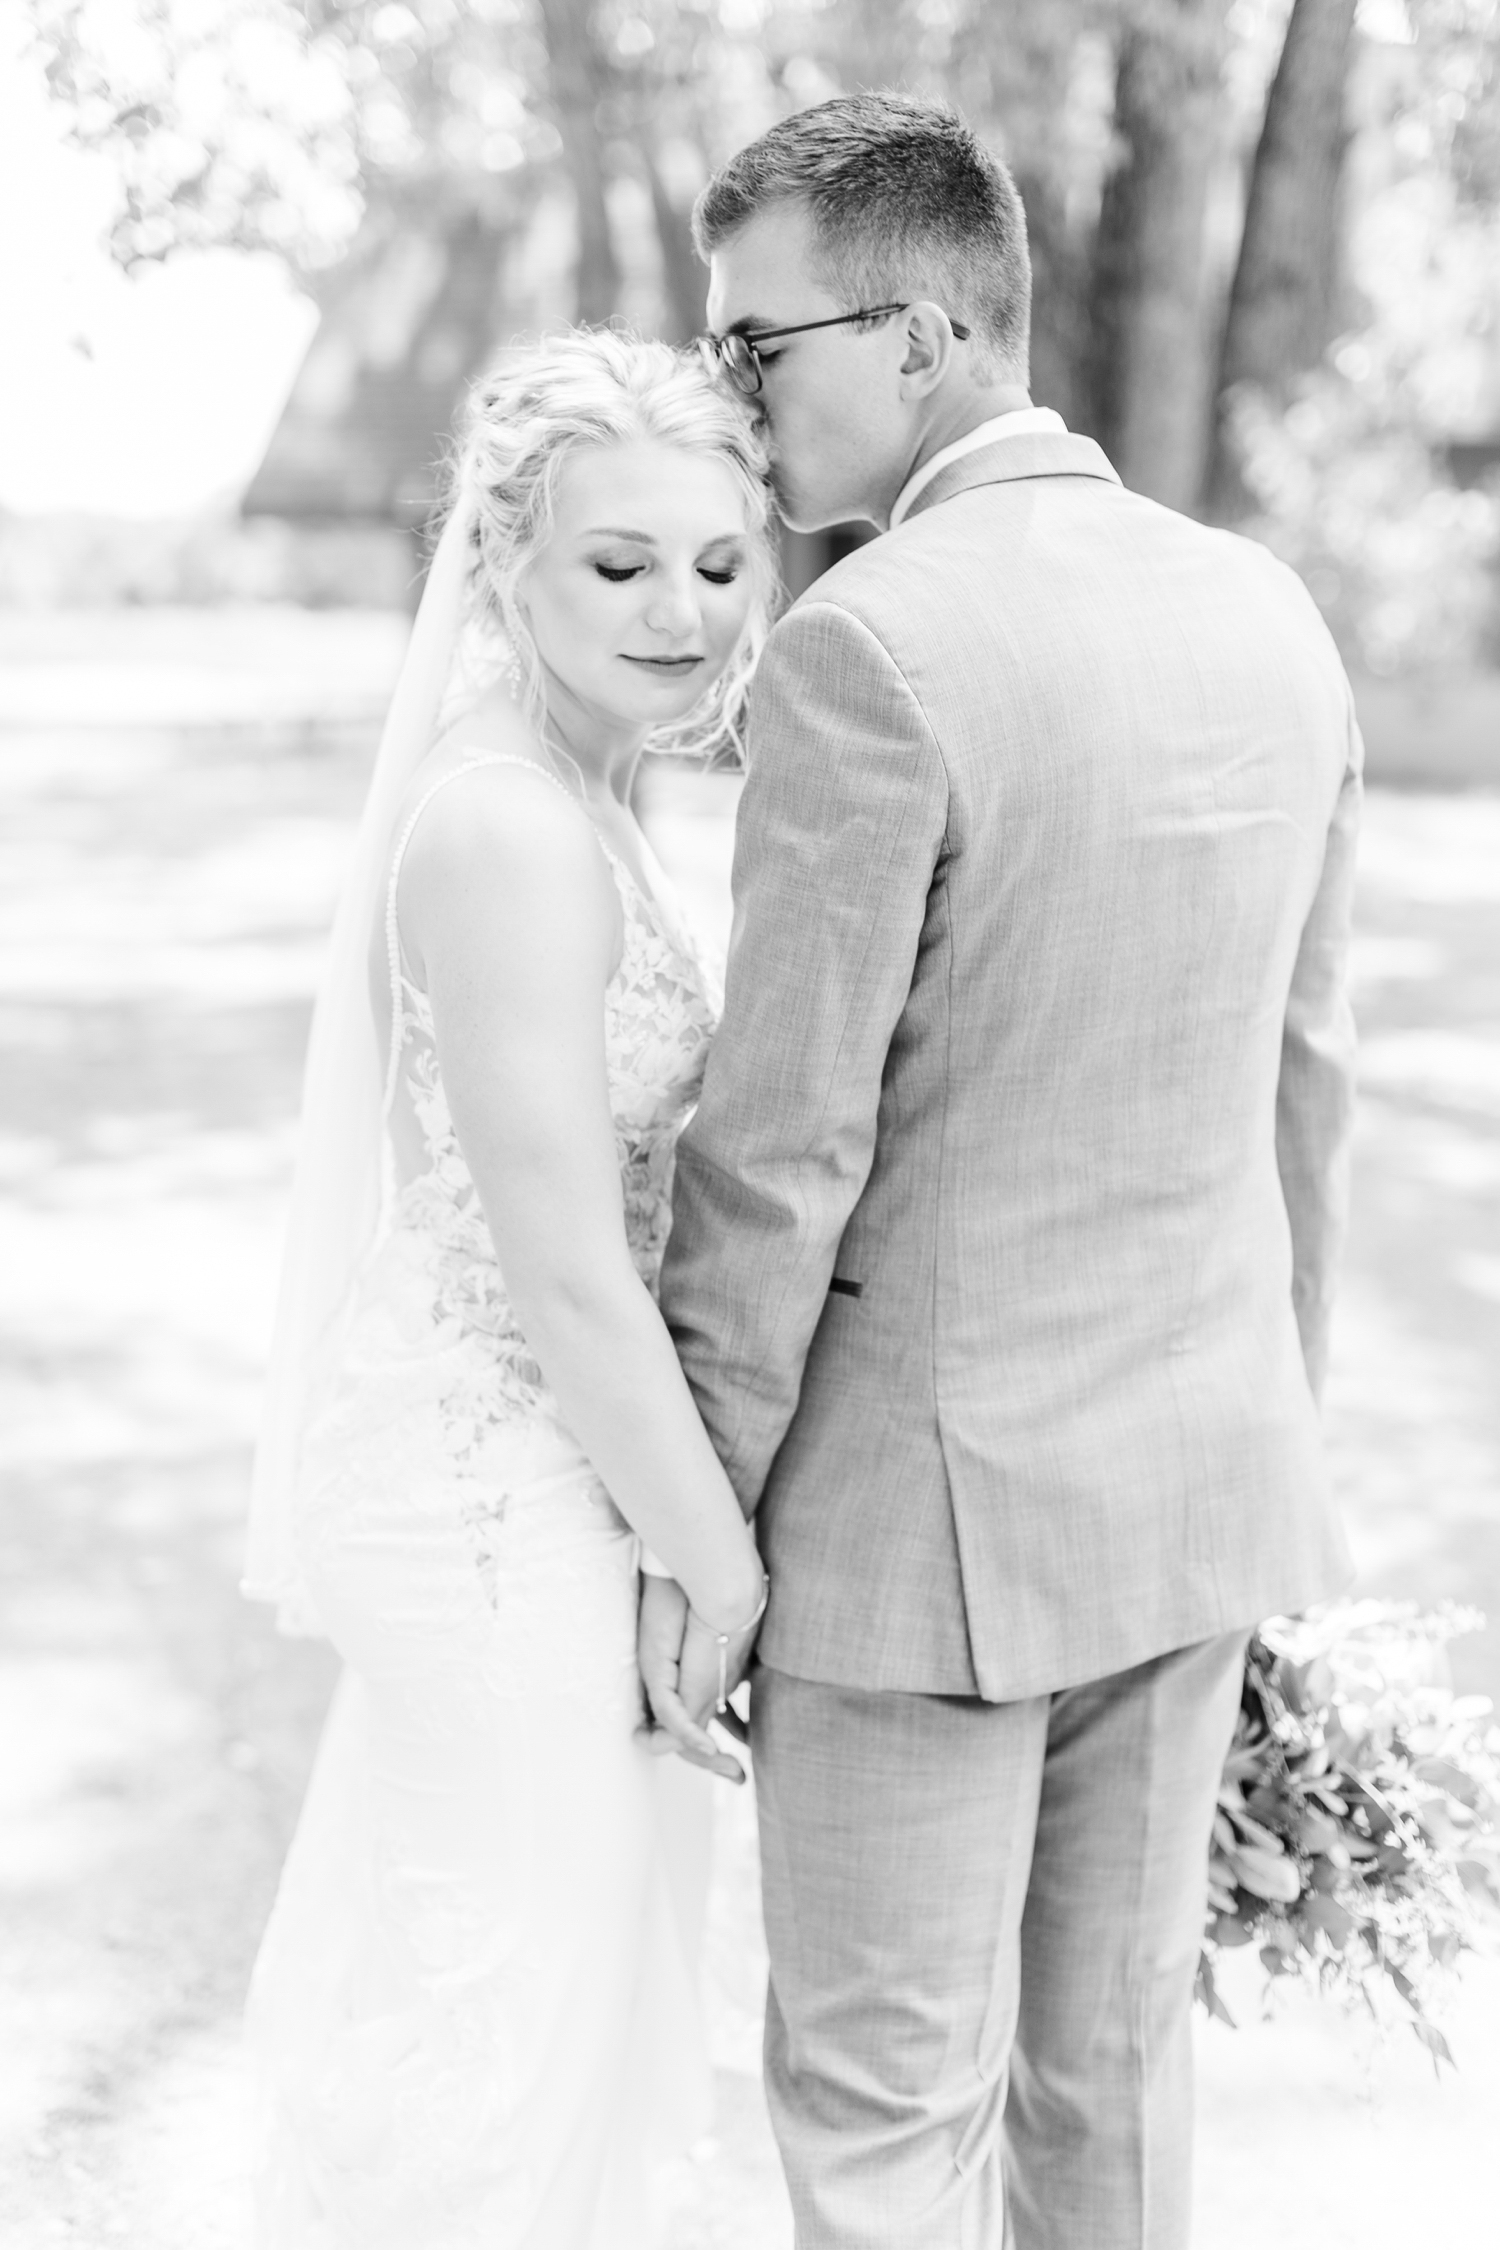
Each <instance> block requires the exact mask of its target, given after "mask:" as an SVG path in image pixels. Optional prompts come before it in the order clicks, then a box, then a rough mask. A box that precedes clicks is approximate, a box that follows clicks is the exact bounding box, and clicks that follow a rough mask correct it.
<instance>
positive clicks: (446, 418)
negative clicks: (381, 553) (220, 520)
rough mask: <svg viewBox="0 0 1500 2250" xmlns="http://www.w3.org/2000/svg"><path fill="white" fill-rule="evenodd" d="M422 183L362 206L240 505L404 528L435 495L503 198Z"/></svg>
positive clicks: (488, 293)
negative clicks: (463, 200)
mask: <svg viewBox="0 0 1500 2250" xmlns="http://www.w3.org/2000/svg"><path fill="white" fill-rule="evenodd" d="M495 200H496V201H497V202H498V203H499V207H498V208H497V209H496V208H491V209H481V208H476V207H475V206H473V205H470V206H469V207H468V208H467V209H464V208H462V207H460V208H459V209H458V210H456V211H455V209H454V207H453V199H452V198H451V197H450V196H448V195H446V194H443V193H441V192H439V193H436V194H434V193H433V192H432V190H431V188H430V185H429V186H425V187H424V189H423V190H422V191H421V192H420V193H418V194H416V195H414V196H412V197H409V198H404V199H403V200H402V201H401V202H400V203H395V204H389V203H388V204H384V205H382V204H373V205H372V206H371V207H370V209H369V210H368V211H367V213H366V216H365V219H364V221H363V223H362V225H361V228H360V232H359V235H358V236H357V238H356V240H355V244H354V247H353V249H352V250H351V251H350V252H349V254H348V256H347V257H346V258H344V259H343V260H342V261H341V262H340V264H339V265H337V266H336V267H334V268H333V270H332V271H331V272H330V273H329V274H328V275H327V276H326V277H325V278H324V280H323V282H322V285H321V286H320V288H319V289H318V300H319V306H320V310H321V313H322V319H321V321H320V323H319V325H318V329H317V332H316V334H315V335H314V337H313V340H312V342H311V344H310V345H309V347H308V351H307V357H306V358H305V359H304V361H303V363H302V366H301V369H300V370H299V372H298V375H297V379H296V381H295V383H294V384H293V385H292V391H291V396H290V397H289V398H288V400H287V403H286V406H285V408H284V410H283V412H282V416H281V419H280V421H279V422H278V424H277V426H276V429H275V432H274V434H273V436H272V438H271V442H270V445H269V447H268V448H267V451H266V455H265V459H264V460H263V461H262V463H261V465H260V468H259V469H258V470H257V471H256V474H255V476H254V478H253V479H252V481H251V484H250V487H249V490H248V491H247V492H246V494H245V497H244V499H243V501H242V502H241V507H242V510H243V512H244V513H245V514H246V515H249V516H256V515H269V516H286V517H294V518H296V517H302V518H308V517H312V518H320V517H330V518H336V519H344V518H349V517H355V518H359V517H366V518H372V519H374V520H377V521H385V522H394V523H400V524H405V525H407V526H415V525H418V524H420V523H422V522H423V521H425V519H426V517H427V515H428V513H429V512H430V510H431V508H432V504H433V502H434V500H435V498H436V496H437V482H438V466H439V461H440V457H441V454H442V450H443V443H444V439H445V436H446V433H447V432H448V430H449V429H450V428H451V426H452V419H453V409H454V405H455V403H456V402H457V400H458V398H459V397H460V395H461V393H462V391H463V387H464V385H465V383H466V382H467V381H468V380H469V378H470V377H471V376H473V375H474V374H476V373H477V372H478V370H479V368H480V367H481V366H482V365H483V363H484V359H485V357H486V355H487V353H488V352H489V351H490V350H491V349H492V348H493V346H494V342H495V336H496V332H497V330H498V328H499V326H500V321H501V306H500V279H501V265H502V259H503V256H504V253H505V250H506V247H507V245H508V243H509V241H510V239H511V236H512V234H513V233H514V230H515V227H516V224H517V217H518V213H517V208H516V205H515V203H514V201H513V199H511V198H509V197H507V198H506V199H505V200H504V201H500V200H499V199H498V198H497V199H495Z"/></svg>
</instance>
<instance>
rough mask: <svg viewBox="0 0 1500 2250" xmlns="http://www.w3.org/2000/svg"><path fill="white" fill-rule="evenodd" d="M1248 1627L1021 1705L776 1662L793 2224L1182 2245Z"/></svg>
mask: <svg viewBox="0 0 1500 2250" xmlns="http://www.w3.org/2000/svg"><path fill="white" fill-rule="evenodd" d="M1246 1638H1247V1636H1246V1635H1245V1634H1244V1633H1242V1632H1237V1633H1231V1634H1228V1635H1225V1636H1223V1637H1221V1638H1219V1639H1216V1640H1211V1641H1204V1642H1200V1643H1198V1644H1197V1645H1196V1646H1194V1647H1192V1648H1186V1649H1180V1650H1176V1651H1174V1652H1172V1653H1171V1654H1169V1655H1166V1656H1160V1657H1156V1658H1153V1659H1152V1660H1151V1661H1149V1662H1147V1663H1144V1664H1138V1665H1136V1666H1135V1667H1133V1668H1132V1669H1131V1670H1130V1671H1127V1672H1120V1673H1116V1674H1115V1675H1114V1676H1113V1677H1111V1678H1108V1679H1104V1680H1096V1681H1090V1682H1088V1683H1087V1684H1085V1685H1083V1686H1080V1687H1073V1688H1067V1689H1064V1690H1062V1691H1061V1692H1060V1693H1057V1694H1053V1695H1039V1696H1034V1697H1031V1698H1029V1699H1027V1700H1025V1701H1021V1702H1014V1703H999V1704H995V1703H983V1702H980V1701H979V1700H977V1699H973V1698H969V1697H957V1696H954V1697H949V1696H933V1695H913V1694H903V1693H898V1692H894V1691H890V1690H868V1689H862V1688H849V1687H835V1686H828V1685H825V1684H822V1683H820V1682H816V1681H812V1680H803V1679H797V1678H794V1677H793V1676H791V1675H790V1674H788V1673H784V1672H776V1671H772V1670H771V1669H769V1668H768V1667H765V1666H762V1667H760V1668H759V1669H758V1670H757V1672H756V1675H755V1686H754V1695H753V1705H752V1747H753V1750H754V1754H755V1771H756V1785H757V1793H758V1796H759V1800H760V1819H761V1852H762V1860H763V1870H764V1889H765V1914H766V1935H767V1939H768V1942H769V1946H770V1956H771V1989H770V2000H769V2007H768V2013H767V2022H766V2078H767V2088H768V2093H769V2098H770V2103H771V2114H772V2120H773V2123H774V2125H775V2128H776V2134H777V2139H778V2141H779V2143H780V2146H781V2154H782V2161H783V2163H784V2165H785V2168H786V2173H787V2180H788V2184H789V2187H790V2190H791V2197H792V2205H793V2209H794V2211H795V2214H796V2222H797V2237H796V2239H797V2250H1000V2246H1001V2244H1002V2242H1004V2243H1006V2244H1007V2245H1014V2250H1182V2246H1183V2245H1185V2244H1186V2242H1187V2239H1188V2224H1189V2204H1190V2191H1191V2157H1192V2056H1191V2046H1190V2024H1189V2012H1190V2009H1191V2004H1192V1987H1193V1972H1194V1967H1195V1964H1196V1962H1197V1958H1198V1947H1199V1940H1200V1937H1201V1934H1202V1929H1203V1919H1204V1910H1205V1892H1206V1863H1207V1853H1208V1841H1209V1830H1210V1826H1211V1823H1212V1817H1213V1806H1214V1798H1215V1794H1216V1791H1217V1788H1218V1782H1219V1775H1220V1772H1221V1769H1222V1766H1223V1761H1224V1756H1225V1752H1226V1751H1227V1749H1228V1746H1229V1739H1230V1736H1231V1734H1232V1733H1233V1730H1234V1719H1235V1713H1236V1710H1237V1708H1238V1704H1239V1693H1240V1682H1241V1676H1242V1669H1243V1662H1244V1651H1245V1643H1246Z"/></svg>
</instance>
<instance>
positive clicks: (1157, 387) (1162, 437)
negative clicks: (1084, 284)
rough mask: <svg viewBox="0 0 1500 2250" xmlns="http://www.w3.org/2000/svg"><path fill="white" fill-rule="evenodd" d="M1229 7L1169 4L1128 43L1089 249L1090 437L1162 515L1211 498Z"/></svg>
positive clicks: (1145, 15) (1190, 1)
mask: <svg viewBox="0 0 1500 2250" xmlns="http://www.w3.org/2000/svg"><path fill="white" fill-rule="evenodd" d="M1224 18H1225V0H1162V4H1161V5H1158V6H1156V7H1154V8H1151V9H1150V10H1149V11H1142V13H1141V14H1140V15H1139V16H1138V17H1137V18H1136V20H1135V21H1134V22H1132V23H1130V24H1128V25H1127V27H1126V29H1125V30H1124V31H1123V33H1122V35H1121V39H1120V44H1119V50H1118V62H1117V70H1116V79H1115V129H1116V132H1117V133H1118V134H1119V135H1120V137H1121V139H1122V140H1123V142H1124V145H1125V155H1124V159H1123V161H1122V162H1121V163H1120V164H1119V165H1118V166H1117V168H1116V169H1115V171H1114V172H1113V173H1112V174H1111V175H1110V177H1109V179H1108V181H1107V182H1106V184H1105V189H1104V199H1103V204H1102V207H1101V209H1100V213H1099V231H1098V236H1097V239H1096V242H1095V250H1094V269H1093V286H1092V291H1091V304H1090V312H1091V316H1092V331H1093V334H1092V351H1091V355H1090V356H1091V361H1092V375H1093V386H1092V387H1093V393H1094V401H1095V427H1096V429H1097V431H1098V434H1099V437H1100V440H1101V442H1102V443H1103V445H1104V446H1105V449H1106V450H1107V451H1108V453H1109V454H1110V457H1111V458H1112V460H1113V462H1114V465H1115V467H1116V468H1117V469H1118V471H1119V473H1120V475H1121V477H1122V478H1123V479H1124V481H1125V483H1126V484H1128V485H1130V486H1131V487H1132V488H1133V489H1134V490H1135V491H1137V492H1144V493H1146V494H1148V495H1149V497H1150V498H1151V499H1153V500H1161V501H1163V502H1165V503H1166V505H1167V506H1168V507H1172V508H1182V509H1189V508H1192V507H1193V506H1195V505H1196V503H1197V500H1198V497H1199V494H1200V492H1201V490H1202V484H1203V459H1204V450H1205V442H1206V433H1207V420H1208V354H1207V350H1206V345H1205V338H1204V333H1203V309H1204V308H1203V241H1204V220H1205V216H1206V211H1207V202H1208V182H1209V171H1210V165H1211V162H1212V156H1213V145H1214V132H1215V125H1216V121H1217V111H1218V106H1219V99H1220V88H1219V71H1220V58H1221V53H1222V47H1223V34H1224Z"/></svg>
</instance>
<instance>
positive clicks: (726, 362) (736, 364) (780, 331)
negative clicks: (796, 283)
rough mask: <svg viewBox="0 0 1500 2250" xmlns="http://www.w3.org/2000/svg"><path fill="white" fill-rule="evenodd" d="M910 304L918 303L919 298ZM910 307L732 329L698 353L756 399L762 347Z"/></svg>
mask: <svg viewBox="0 0 1500 2250" xmlns="http://www.w3.org/2000/svg"><path fill="white" fill-rule="evenodd" d="M907 302H908V303H912V304H914V303H915V302H916V300H915V298H909V299H908V300H907ZM905 311H906V305H866V306H865V307H864V309H863V310H862V311H860V312H851V313H835V314H834V316H833V318H832V320H799V321H798V323H797V325H796V326H795V328H758V329H756V330H755V332H754V334H753V335H747V334H746V333H745V331H744V330H743V329H742V328H731V329H730V330H729V332H728V334H727V335H723V336H700V337H699V338H698V339H697V343H698V350H699V352H700V353H701V354H702V357H703V364H704V366H705V367H706V368H707V369H708V372H709V373H710V375H727V376H728V378H729V380H730V382H731V383H733V385H734V387H735V389H736V390H737V391H742V392H743V393H744V395H745V397H746V398H755V397H756V396H757V395H758V393H759V391H760V388H761V385H762V383H763V382H764V380H765V370H764V369H763V368H762V366H761V364H760V347H761V345H762V344H774V343H776V342H778V341H779V340H780V338H781V337H783V336H806V335H807V334H808V333H809V332H810V331H811V330H812V329H814V328H846V327H848V326H849V324H850V323H851V322H853V321H856V320H885V319H888V318H889V316H890V315H891V314H892V313H899V312H905ZM948 325H949V327H950V328H951V329H952V330H953V334H954V337H955V339H956V340H957V342H959V343H960V344H966V343H967V342H968V340H969V335H970V331H969V330H968V329H967V328H965V326H964V325H963V322H962V321H958V320H951V319H950V321H949V323H948Z"/></svg>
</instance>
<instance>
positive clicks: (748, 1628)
mask: <svg viewBox="0 0 1500 2250" xmlns="http://www.w3.org/2000/svg"><path fill="white" fill-rule="evenodd" d="M770 1599H771V1573H770V1572H769V1571H768V1570H762V1572H761V1574H760V1600H759V1601H758V1602H757V1603H756V1605H755V1608H754V1610H753V1611H752V1613H751V1615H750V1616H749V1617H747V1618H746V1619H745V1622H744V1624H743V1625H736V1626H735V1627H734V1629H733V1630H732V1631H731V1632H728V1633H714V1629H713V1627H712V1626H711V1625H710V1624H709V1622H708V1620H707V1618H705V1617H698V1612H697V1611H696V1610H695V1609H694V1610H692V1614H693V1616H694V1617H698V1623H699V1624H700V1625H701V1626H702V1627H703V1630H704V1631H705V1633H713V1638H714V1645H715V1647H716V1648H717V1649H718V1651H719V1698H718V1701H717V1702H716V1703H715V1705H714V1709H715V1710H716V1711H727V1710H728V1708H729V1644H730V1642H731V1641H737V1640H739V1639H741V1638H742V1636H743V1635H744V1634H746V1633H753V1632H754V1631H755V1628H756V1626H757V1625H758V1624H759V1623H760V1621H761V1619H762V1618H763V1617H764V1616H765V1614H766V1604H767V1603H768V1602H769V1600H770ZM688 1606H689V1608H690V1609H691V1608H692V1605H691V1603H689V1605H688Z"/></svg>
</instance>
